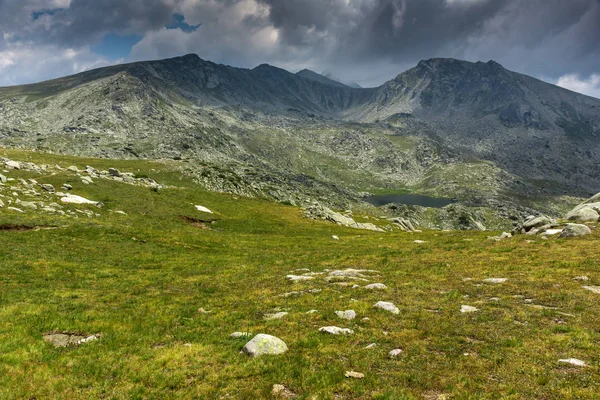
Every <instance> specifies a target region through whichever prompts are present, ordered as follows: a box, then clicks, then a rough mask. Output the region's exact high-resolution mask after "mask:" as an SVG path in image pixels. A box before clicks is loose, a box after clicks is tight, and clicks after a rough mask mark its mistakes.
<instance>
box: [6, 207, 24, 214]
mask: <svg viewBox="0 0 600 400" xmlns="http://www.w3.org/2000/svg"><path fill="white" fill-rule="evenodd" d="M7 210H11V211H16V212H18V213H24V212H25V211H23V210H21V209H20V208H17V207H8V208H7Z"/></svg>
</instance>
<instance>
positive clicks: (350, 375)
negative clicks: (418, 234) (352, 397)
mask: <svg viewBox="0 0 600 400" xmlns="http://www.w3.org/2000/svg"><path fill="white" fill-rule="evenodd" d="M345 375H346V378H354V379H363V378H364V377H365V374H363V373H360V372H354V371H346V374H345Z"/></svg>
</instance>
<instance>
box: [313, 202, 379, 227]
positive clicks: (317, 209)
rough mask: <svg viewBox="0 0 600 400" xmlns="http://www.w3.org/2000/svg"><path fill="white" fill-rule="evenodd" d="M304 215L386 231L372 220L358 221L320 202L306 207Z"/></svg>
mask: <svg viewBox="0 0 600 400" xmlns="http://www.w3.org/2000/svg"><path fill="white" fill-rule="evenodd" d="M304 215H305V216H306V217H308V218H311V219H323V220H326V221H330V222H333V223H335V224H338V225H342V226H347V227H349V228H356V229H366V230H369V231H375V232H385V230H383V229H382V228H380V227H378V226H377V225H375V224H372V223H370V222H362V223H361V222H356V221H355V220H354V218H352V217H350V216H348V215H343V214H340V213H338V212H335V211H333V210H331V209H330V208H327V207H325V206H322V205H319V204H313V205H311V206H309V207H307V208H305V209H304Z"/></svg>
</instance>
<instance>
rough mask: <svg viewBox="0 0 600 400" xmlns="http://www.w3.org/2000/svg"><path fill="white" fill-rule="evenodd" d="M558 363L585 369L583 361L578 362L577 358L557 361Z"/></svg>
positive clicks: (585, 365)
mask: <svg viewBox="0 0 600 400" xmlns="http://www.w3.org/2000/svg"><path fill="white" fill-rule="evenodd" d="M558 362H559V363H565V364H571V365H574V366H576V367H587V363H586V362H585V361H581V360H578V359H577V358H564V359H561V360H558Z"/></svg>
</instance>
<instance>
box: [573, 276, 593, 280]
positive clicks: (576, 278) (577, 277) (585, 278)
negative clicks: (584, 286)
mask: <svg viewBox="0 0 600 400" xmlns="http://www.w3.org/2000/svg"><path fill="white" fill-rule="evenodd" d="M573 280H575V281H589V280H590V278H588V277H587V276H585V275H582V276H576V277H575V278H573Z"/></svg>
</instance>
